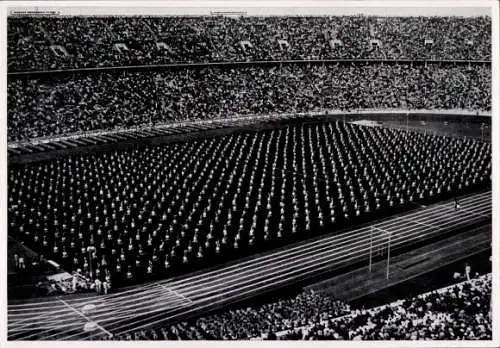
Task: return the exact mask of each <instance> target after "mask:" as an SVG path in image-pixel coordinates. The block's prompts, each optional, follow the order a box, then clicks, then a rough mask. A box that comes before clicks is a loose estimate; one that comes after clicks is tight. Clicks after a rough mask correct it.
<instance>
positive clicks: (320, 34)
mask: <svg viewBox="0 0 500 348" xmlns="http://www.w3.org/2000/svg"><path fill="white" fill-rule="evenodd" d="M7 32H8V41H7V42H8V63H9V70H11V71H26V70H47V69H67V68H83V67H102V66H122V65H148V64H165V63H176V62H183V63H190V62H217V61H257V60H287V59H328V58H330V59H331V58H354V59H356V58H384V59H400V58H402V59H467V60H485V59H490V57H491V53H490V51H491V47H490V46H491V18H490V17H469V18H466V17H365V16H333V17H329V16H321V17H283V16H281V17H280V16H269V17H246V16H245V17H239V18H233V17H223V16H201V17H50V18H49V17H41V18H33V17H29V18H26V17H24V18H23V17H11V18H9V20H8V30H7ZM375 42H377V43H375Z"/></svg>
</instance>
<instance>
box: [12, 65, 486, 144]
mask: <svg viewBox="0 0 500 348" xmlns="http://www.w3.org/2000/svg"><path fill="white" fill-rule="evenodd" d="M490 84H491V68H490V67H489V66H486V65H473V66H467V65H457V66H440V65H438V64H427V65H415V66H413V65H411V64H399V65H392V64H391V65H389V64H374V65H371V64H370V65H347V66H346V65H324V66H323V65H310V66H308V65H295V64H294V65H283V66H282V67H277V66H275V67H272V66H271V67H268V66H253V67H243V68H238V69H234V68H213V67H205V68H201V69H185V70H167V71H161V72H153V71H149V72H135V73H103V74H97V75H94V74H73V75H69V76H65V77H64V76H56V77H46V78H38V79H37V78H33V77H30V78H12V79H9V83H8V97H7V102H8V138H9V141H19V140H27V139H33V138H37V137H46V136H56V135H64V134H71V133H75V132H82V131H92V130H102V129H116V128H126V127H133V126H138V125H144V124H159V123H166V122H174V121H184V120H196V119H216V118H227V117H231V116H237V115H253V114H270V113H286V112H288V113H296V112H307V111H318V110H325V109H335V110H339V109H340V110H356V109H365V108H375V109H391V108H404V109H406V108H408V109H412V110H415V109H466V110H490V109H491V89H490V88H489V85H490ZM159 96H168V98H159Z"/></svg>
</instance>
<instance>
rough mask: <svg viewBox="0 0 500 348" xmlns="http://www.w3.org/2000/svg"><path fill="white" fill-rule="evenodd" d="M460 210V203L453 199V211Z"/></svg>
mask: <svg viewBox="0 0 500 348" xmlns="http://www.w3.org/2000/svg"><path fill="white" fill-rule="evenodd" d="M459 209H460V203H459V202H458V199H457V198H456V197H455V211H458V210H459Z"/></svg>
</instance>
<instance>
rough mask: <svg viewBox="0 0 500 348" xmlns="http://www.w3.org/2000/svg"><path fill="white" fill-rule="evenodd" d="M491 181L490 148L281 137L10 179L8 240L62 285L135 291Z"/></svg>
mask: <svg viewBox="0 0 500 348" xmlns="http://www.w3.org/2000/svg"><path fill="white" fill-rule="evenodd" d="M403 148H404V149H405V152H404V154H403V155H402V149H403ZM490 173H491V144H489V143H484V142H480V141H476V140H472V139H468V140H463V139H453V138H446V137H439V136H434V135H424V134H422V133H413V132H406V131H404V130H395V129H385V128H372V127H362V126H357V125H353V124H346V123H343V122H331V123H324V124H316V125H300V126H289V127H287V128H285V129H277V130H272V131H265V132H257V133H240V134H237V135H235V134H233V135H230V136H225V137H218V138H208V139H204V140H197V141H190V142H183V143H175V144H171V145H165V146H150V147H145V148H140V149H139V148H136V149H130V150H126V151H112V152H105V153H99V154H95V153H93V154H89V155H77V156H71V157H64V158H60V159H57V160H52V161H46V162H38V163H33V164H30V165H24V166H20V167H10V168H9V178H8V183H9V233H10V234H11V235H12V236H13V237H14V238H16V239H18V240H20V241H23V242H24V243H26V245H28V246H30V247H31V248H33V249H34V250H37V251H39V252H41V253H42V254H43V255H44V256H45V257H46V258H50V259H53V260H55V261H57V262H59V263H60V264H61V265H62V267H63V268H64V269H66V270H68V271H71V270H76V269H78V268H81V269H83V270H84V271H85V272H89V271H90V269H92V270H94V272H96V274H92V276H98V277H104V276H105V275H106V274H109V273H110V274H111V275H112V276H113V277H114V279H113V283H115V282H116V283H120V284H123V283H124V282H125V283H132V282H137V281H141V280H144V279H150V278H154V277H157V276H168V275H172V274H175V273H176V272H181V271H186V270H190V269H193V268H197V267H199V266H200V265H203V266H205V267H206V266H208V265H209V264H213V263H218V262H221V261H226V260H228V259H231V258H232V257H234V256H235V255H237V256H241V255H244V254H245V253H248V252H256V251H258V250H264V249H269V248H272V247H274V246H277V245H283V244H284V243H291V242H293V241H294V240H303V239H306V238H310V237H312V236H314V235H318V234H322V233H324V232H325V231H332V230H334V229H338V228H342V227H346V226H349V225H351V223H353V222H357V223H359V222H361V221H366V219H369V218H371V217H372V216H373V215H374V214H376V215H377V216H378V217H381V216H383V215H384V213H386V214H387V213H394V212H396V211H398V210H399V209H404V208H405V207H407V206H408V204H411V202H412V201H415V202H429V201H435V200H437V199H445V198H447V197H448V198H449V197H452V196H453V195H457V194H461V193H466V192H471V191H474V190H477V189H480V188H485V187H488V185H490V182H491V177H490ZM89 246H94V247H95V251H93V252H92V262H91V264H89V263H88V259H89V257H88V256H89V254H88V251H87V248H88V247H89Z"/></svg>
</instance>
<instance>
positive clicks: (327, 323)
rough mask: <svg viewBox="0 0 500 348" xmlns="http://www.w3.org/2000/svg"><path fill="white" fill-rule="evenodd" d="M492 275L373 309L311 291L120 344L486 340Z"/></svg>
mask: <svg viewBox="0 0 500 348" xmlns="http://www.w3.org/2000/svg"><path fill="white" fill-rule="evenodd" d="M490 298H491V273H489V274H486V275H482V276H479V277H477V278H474V279H471V281H465V282H462V283H459V284H456V285H452V286H449V287H446V288H442V289H438V290H435V291H431V292H428V293H424V294H421V295H418V296H415V297H411V298H407V299H403V300H399V301H396V302H393V303H389V304H387V305H383V306H380V307H376V308H371V309H356V310H350V309H349V305H347V304H344V303H342V302H340V301H336V300H334V299H332V298H330V297H328V296H324V295H320V294H317V293H314V292H312V291H307V292H303V293H300V294H299V295H297V296H296V297H294V298H290V299H286V300H283V299H282V300H279V301H277V302H273V303H268V304H264V305H260V306H259V305H255V306H251V307H247V308H239V309H233V310H229V311H227V312H223V313H221V314H214V315H210V316H205V317H201V318H198V319H196V320H190V321H184V322H181V323H178V324H174V325H171V326H168V327H161V328H155V329H143V330H138V331H135V332H133V333H128V334H126V335H121V336H117V337H114V339H115V340H125V341H128V340H199V339H204V340H214V339H217V340H227V339H230V340H234V339H240V340H241V339H280V340H390V339H396V340H419V339H420V340H422V339H432V340H456V339H460V340H463V339H466V340H485V339H489V337H491V332H492V324H491V318H490V310H491V307H490V305H491V303H490Z"/></svg>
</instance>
